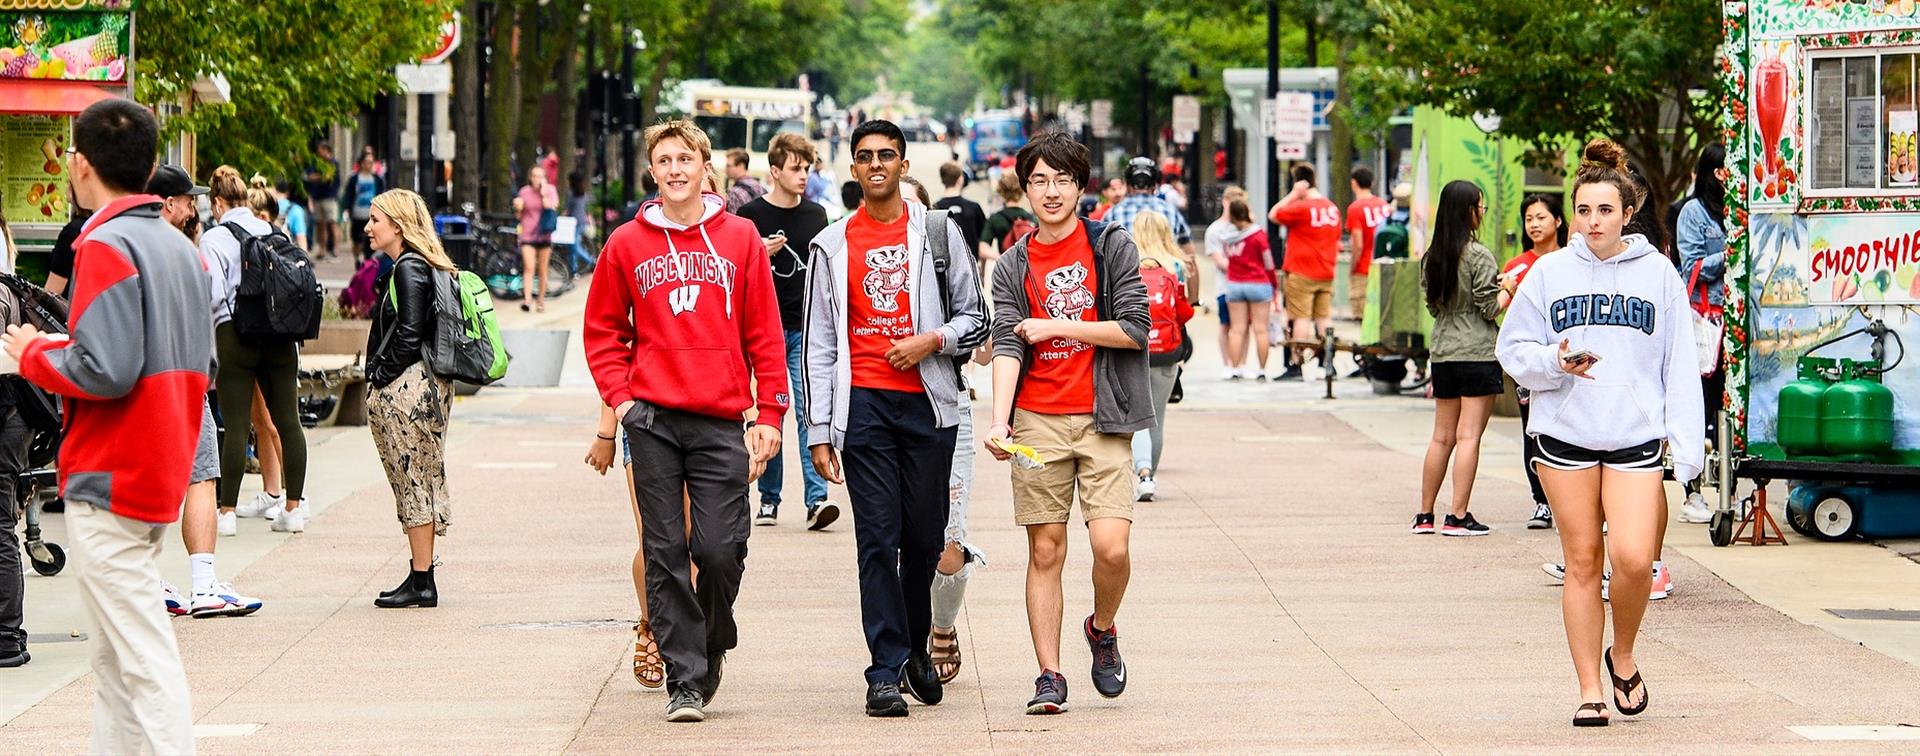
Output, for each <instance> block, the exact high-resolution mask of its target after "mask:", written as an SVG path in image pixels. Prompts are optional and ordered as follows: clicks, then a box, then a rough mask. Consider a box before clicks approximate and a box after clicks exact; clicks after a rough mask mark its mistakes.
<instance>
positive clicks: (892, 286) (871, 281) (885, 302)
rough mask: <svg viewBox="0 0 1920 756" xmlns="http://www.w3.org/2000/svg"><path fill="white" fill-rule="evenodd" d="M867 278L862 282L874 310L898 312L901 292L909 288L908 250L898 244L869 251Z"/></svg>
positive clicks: (862, 287)
mask: <svg viewBox="0 0 1920 756" xmlns="http://www.w3.org/2000/svg"><path fill="white" fill-rule="evenodd" d="M867 268H868V269H869V270H868V271H867V277H866V278H865V279H863V280H861V282H860V287H861V290H862V291H865V292H866V293H867V298H868V299H871V300H873V309H874V310H876V311H879V312H897V311H899V309H900V298H899V297H900V292H902V291H905V290H906V288H907V248H906V247H903V246H900V245H898V244H896V245H893V246H889V247H880V248H877V249H870V250H867Z"/></svg>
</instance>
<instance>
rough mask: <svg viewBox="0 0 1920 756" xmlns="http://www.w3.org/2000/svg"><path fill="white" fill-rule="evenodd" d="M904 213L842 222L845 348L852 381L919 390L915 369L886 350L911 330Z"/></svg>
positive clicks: (857, 214)
mask: <svg viewBox="0 0 1920 756" xmlns="http://www.w3.org/2000/svg"><path fill="white" fill-rule="evenodd" d="M909 275H910V268H909V266H908V265H907V214H906V213H901V214H900V217H899V218H897V219H895V220H894V221H893V222H892V223H884V224H883V223H881V222H879V221H876V220H874V219H873V218H872V217H870V216H868V215H867V209H866V208H865V207H862V208H860V209H859V210H856V211H854V214H853V219H852V220H850V221H848V222H847V349H848V351H850V352H851V354H850V355H848V360H849V361H850V364H851V367H852V368H853V385H855V386H858V387H860V388H868V389H885V390H888V391H910V392H913V393H925V392H926V388H925V387H923V386H922V385H921V384H920V370H919V368H917V367H916V368H914V369H912V370H895V369H894V367H893V365H892V364H891V363H889V362H887V351H888V350H890V349H892V348H893V342H894V340H895V339H904V338H907V337H908V336H912V335H913V301H912V299H911V298H910V297H909V296H908V294H907V277H908V276H909Z"/></svg>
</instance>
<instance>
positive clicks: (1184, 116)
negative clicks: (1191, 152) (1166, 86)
mask: <svg viewBox="0 0 1920 756" xmlns="http://www.w3.org/2000/svg"><path fill="white" fill-rule="evenodd" d="M1199 130H1200V98H1198V97H1195V96H1193V95H1174V96H1173V141H1174V142H1176V143H1179V144H1192V143H1193V135H1194V133H1195V132H1198V131H1199Z"/></svg>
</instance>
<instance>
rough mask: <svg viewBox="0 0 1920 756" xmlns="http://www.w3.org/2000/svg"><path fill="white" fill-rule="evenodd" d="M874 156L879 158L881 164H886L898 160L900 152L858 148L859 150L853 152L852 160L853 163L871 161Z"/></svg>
mask: <svg viewBox="0 0 1920 756" xmlns="http://www.w3.org/2000/svg"><path fill="white" fill-rule="evenodd" d="M875 158H879V159H880V164H881V165H886V164H887V163H891V162H893V161H895V160H899V159H900V153H898V152H895V151H893V150H880V151H878V152H876V151H873V150H860V151H859V152H855V153H853V162H855V163H871V162H873V161H874V159H875Z"/></svg>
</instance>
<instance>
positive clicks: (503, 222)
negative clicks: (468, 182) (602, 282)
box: [465, 205, 574, 299]
mask: <svg viewBox="0 0 1920 756" xmlns="http://www.w3.org/2000/svg"><path fill="white" fill-rule="evenodd" d="M472 207H473V206H472V205H467V206H465V209H466V210H467V216H468V218H469V219H470V221H469V223H470V225H471V227H472V230H473V272H474V273H476V274H478V275H479V276H480V278H481V279H482V280H484V281H486V282H487V289H488V290H490V291H492V292H493V295H494V296H495V297H498V298H501V299H521V298H523V294H522V292H523V291H524V288H523V287H524V286H525V285H526V281H525V277H524V276H523V275H521V270H520V268H521V265H522V264H523V262H524V261H523V260H522V259H521V257H520V224H519V220H518V219H517V218H513V217H511V216H502V215H490V214H488V213H478V212H474V211H473V209H472ZM573 284H574V281H573V268H572V266H570V265H569V264H568V261H567V260H566V259H565V258H564V257H562V256H561V255H557V254H556V255H551V256H549V257H548V259H547V297H548V298H552V297H558V296H561V295H563V294H566V293H567V292H569V291H572V290H573Z"/></svg>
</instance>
